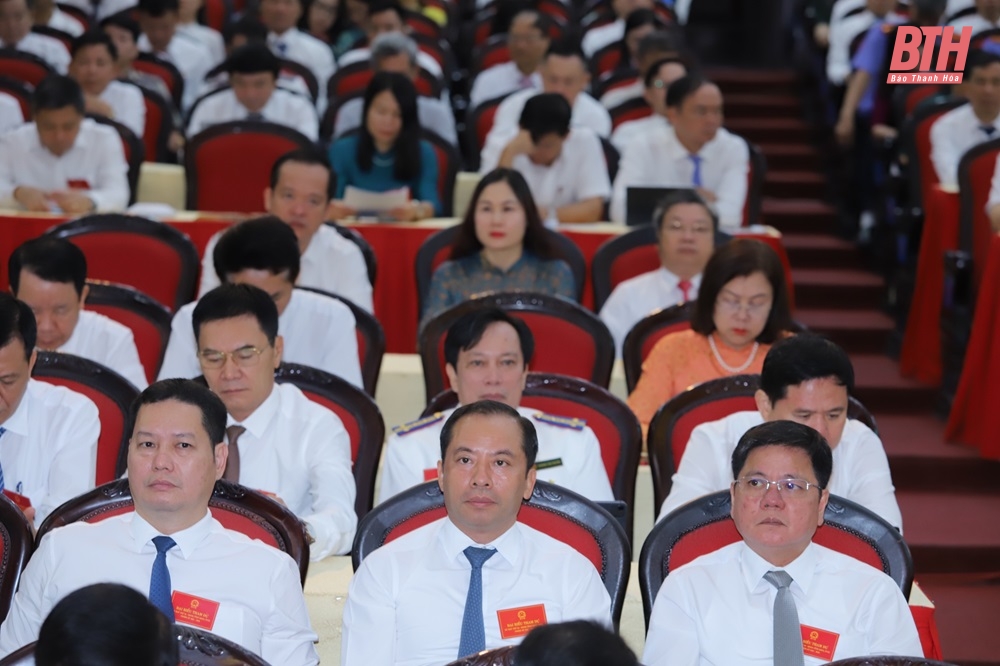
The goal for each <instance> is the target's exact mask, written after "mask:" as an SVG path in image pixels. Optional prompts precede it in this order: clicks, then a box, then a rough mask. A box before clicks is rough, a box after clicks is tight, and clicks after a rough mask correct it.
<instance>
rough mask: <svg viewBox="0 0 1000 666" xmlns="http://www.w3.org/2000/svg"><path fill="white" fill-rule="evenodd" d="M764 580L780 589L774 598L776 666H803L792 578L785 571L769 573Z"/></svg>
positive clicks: (803, 660) (800, 632)
mask: <svg viewBox="0 0 1000 666" xmlns="http://www.w3.org/2000/svg"><path fill="white" fill-rule="evenodd" d="M764 580H766V581H767V582H768V583H770V584H771V585H774V586H775V587H776V588H778V594H777V596H775V598H774V666H803V664H804V663H805V657H804V656H803V655H802V630H801V629H800V628H799V613H798V611H797V610H795V599H793V598H792V591H791V590H790V589H789V588H788V586H789V585H791V584H792V577H791V576H789V575H788V574H787V573H786V572H784V571H768V572H767V573H766V574H764Z"/></svg>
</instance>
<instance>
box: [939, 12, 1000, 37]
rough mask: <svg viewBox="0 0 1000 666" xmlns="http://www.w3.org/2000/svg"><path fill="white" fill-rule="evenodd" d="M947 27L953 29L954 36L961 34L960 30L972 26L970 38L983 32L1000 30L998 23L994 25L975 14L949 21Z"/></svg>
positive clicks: (999, 23)
mask: <svg viewBox="0 0 1000 666" xmlns="http://www.w3.org/2000/svg"><path fill="white" fill-rule="evenodd" d="M948 25H950V26H952V27H953V28H955V33H956V34H958V33H960V32H962V28H964V27H965V26H972V36H973V37H975V36H976V35H978V34H979V33H981V32H983V31H985V30H995V29H996V28H1000V21H997V22H996V23H994V22H992V21H990V20H989V19H987V18H986V17H985V16H983V15H982V14H979V13H978V12H977V13H975V14H969V15H968V16H962V17H960V18H957V19H955V20H954V21H949V22H948Z"/></svg>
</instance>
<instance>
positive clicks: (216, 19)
mask: <svg viewBox="0 0 1000 666" xmlns="http://www.w3.org/2000/svg"><path fill="white" fill-rule="evenodd" d="M234 12H235V9H234V8H233V6H232V3H231V2H229V1H228V0H207V2H205V5H204V6H203V7H202V19H201V23H204V24H205V25H207V26H208V27H209V28H212V29H213V30H217V31H218V32H222V29H223V28H224V27H226V23H228V22H229V19H230V17H232V15H233V13H234Z"/></svg>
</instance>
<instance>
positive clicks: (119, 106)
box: [69, 30, 146, 139]
mask: <svg viewBox="0 0 1000 666" xmlns="http://www.w3.org/2000/svg"><path fill="white" fill-rule="evenodd" d="M70 53H71V55H72V60H71V61H70V64H69V75H70V76H71V77H72V78H73V79H74V80H76V82H77V83H79V84H80V87H81V88H83V98H84V103H85V105H86V109H87V113H90V114H94V115H98V116H104V117H105V118H111V119H112V120H115V121H118V122H120V123H121V124H122V125H125V127H127V128H129V129H130V130H132V132H133V133H134V134H135V135H136V136H137V137H139V138H140V139H141V138H142V134H143V132H144V131H145V129H146V102H145V101H144V100H143V99H142V91H141V90H140V89H139V87H138V86H137V85H135V84H134V83H129V82H125V81H117V80H115V77H116V75H117V73H118V72H117V69H118V68H117V65H116V62H117V60H118V48H117V47H116V46H115V43H114V42H113V41H111V37H110V36H109V35H108V34H107V33H105V32H101V31H100V30H92V31H90V32H86V33H84V34H83V35H81V36H79V37H77V38H76V39H74V40H73V45H72V48H71V49H70Z"/></svg>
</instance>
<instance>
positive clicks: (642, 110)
mask: <svg viewBox="0 0 1000 666" xmlns="http://www.w3.org/2000/svg"><path fill="white" fill-rule="evenodd" d="M610 114H611V126H612V127H613V128H615V129H617V128H618V126H619V125H621V124H622V123H627V122H628V121H630V120H639V119H640V118H648V117H649V116H651V115H653V107H651V106H650V105H649V104H648V103H647V102H646V100H645V99H643V98H642V97H636V98H634V99H630V100H628V101H627V102H624V103H622V104H619V105H618V106H616V107H615V108H613V109H611V111H610Z"/></svg>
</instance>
